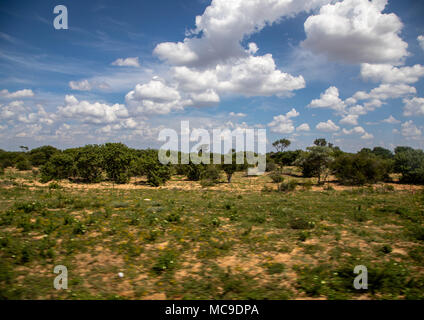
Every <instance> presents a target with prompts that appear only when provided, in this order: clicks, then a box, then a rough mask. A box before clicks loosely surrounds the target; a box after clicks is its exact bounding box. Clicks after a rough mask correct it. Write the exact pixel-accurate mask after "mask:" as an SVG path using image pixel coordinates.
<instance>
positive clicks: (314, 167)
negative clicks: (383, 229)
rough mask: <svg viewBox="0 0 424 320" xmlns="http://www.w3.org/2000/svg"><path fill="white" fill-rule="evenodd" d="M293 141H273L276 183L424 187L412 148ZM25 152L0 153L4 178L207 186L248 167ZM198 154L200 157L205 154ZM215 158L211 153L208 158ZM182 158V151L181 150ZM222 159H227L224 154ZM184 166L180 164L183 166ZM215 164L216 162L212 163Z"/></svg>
mask: <svg viewBox="0 0 424 320" xmlns="http://www.w3.org/2000/svg"><path fill="white" fill-rule="evenodd" d="M290 144H291V143H290V141H289V140H287V139H280V140H277V141H275V142H274V143H273V146H274V147H275V149H276V152H270V153H268V154H267V171H268V172H270V177H271V178H272V179H273V180H274V182H282V180H283V177H282V176H283V174H282V168H284V167H285V166H297V167H299V168H300V169H301V171H302V175H303V176H304V177H308V178H309V177H314V178H317V180H318V183H319V184H323V183H325V182H326V181H327V179H328V177H329V176H330V175H334V176H336V178H337V179H338V181H339V182H340V183H342V184H345V185H364V184H370V183H376V182H381V181H384V182H388V181H391V177H390V175H391V174H392V173H397V174H400V181H401V182H402V183H410V184H424V152H423V151H422V150H419V149H413V148H411V147H403V146H399V147H396V148H395V150H394V152H392V151H390V150H388V149H385V148H382V147H375V148H373V149H368V148H364V149H362V150H360V151H359V152H357V153H346V152H343V151H342V150H341V149H340V148H339V147H337V146H334V145H333V144H331V143H328V142H327V141H326V140H325V139H322V138H321V139H316V140H315V141H314V145H313V146H311V147H308V148H307V149H306V150H296V151H285V150H286V149H287V148H288V147H289V146H290ZM21 149H22V151H21V152H8V151H4V150H0V174H4V169H5V168H7V167H15V168H17V169H18V170H31V169H32V168H34V167H35V168H39V169H38V170H39V176H40V181H41V182H44V183H45V182H48V181H52V180H60V179H69V180H70V181H74V182H85V183H94V182H100V181H105V180H106V181H112V182H114V183H117V184H123V183H127V182H128V181H129V180H130V178H131V177H138V176H146V177H147V183H148V184H150V185H152V186H160V185H162V184H164V183H166V181H168V180H169V179H170V178H171V176H172V175H184V176H186V177H187V178H188V179H189V180H191V181H200V182H201V184H202V185H204V186H209V185H213V184H216V183H218V182H219V180H220V176H221V172H222V171H223V172H225V174H226V176H227V181H228V183H231V178H232V176H233V174H234V173H235V172H237V171H246V170H247V168H248V167H249V165H248V164H247V161H246V155H245V154H244V153H243V155H242V157H244V159H245V161H244V163H243V164H236V157H237V155H238V154H237V153H236V151H235V150H231V151H230V152H231V156H232V159H233V161H232V163H231V164H224V161H222V162H221V163H223V164H221V165H216V164H195V163H193V162H192V161H190V162H189V163H188V164H176V165H172V164H168V165H164V164H162V163H160V162H159V160H158V151H157V150H154V149H146V150H137V149H132V148H129V147H127V146H126V145H124V144H122V143H106V144H103V145H86V146H84V147H80V148H70V149H66V150H59V149H57V148H54V147H52V146H42V147H39V148H35V149H32V150H28V148H26V147H24V146H21ZM202 152H203V151H202V150H199V153H198V155H201V154H202ZM209 155H210V157H211V159H213V156H214V155H213V154H212V153H210V154H209ZM178 157H179V159H181V153H180V152H178ZM221 157H222V159H223V157H224V155H221ZM179 163H181V162H179ZM211 163H212V161H211Z"/></svg>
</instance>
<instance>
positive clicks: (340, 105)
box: [308, 87, 345, 112]
mask: <svg viewBox="0 0 424 320" xmlns="http://www.w3.org/2000/svg"><path fill="white" fill-rule="evenodd" d="M308 107H310V108H329V109H332V110H335V111H338V112H342V111H344V109H345V103H344V102H343V100H342V99H340V98H339V90H338V89H337V88H336V87H330V88H328V89H327V90H326V91H325V92H324V93H322V94H321V96H320V98H319V99H315V100H312V101H311V103H310V104H309V105H308Z"/></svg>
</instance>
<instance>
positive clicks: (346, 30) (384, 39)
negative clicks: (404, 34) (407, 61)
mask: <svg viewBox="0 0 424 320" xmlns="http://www.w3.org/2000/svg"><path fill="white" fill-rule="evenodd" d="M386 5H387V0H372V1H368V0H344V1H342V2H337V3H335V4H328V5H325V6H323V7H322V8H321V9H320V12H319V14H318V15H313V16H310V17H309V18H308V19H307V20H306V22H305V24H304V27H305V32H306V36H307V38H306V40H305V41H304V42H303V46H304V47H306V48H309V49H311V50H312V51H315V52H317V53H323V54H325V55H327V56H328V57H329V58H330V59H334V60H341V61H346V62H350V63H390V64H395V65H396V64H400V63H402V62H403V59H404V58H405V57H406V56H407V55H408V52H407V48H408V44H407V43H406V42H404V41H403V40H402V39H401V38H400V37H399V34H400V32H401V30H402V27H403V24H402V22H401V21H400V19H399V18H398V17H397V16H396V15H395V14H393V13H390V14H383V13H382V11H383V10H384V8H385V7H386Z"/></svg>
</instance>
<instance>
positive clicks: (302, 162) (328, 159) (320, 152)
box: [295, 139, 334, 184]
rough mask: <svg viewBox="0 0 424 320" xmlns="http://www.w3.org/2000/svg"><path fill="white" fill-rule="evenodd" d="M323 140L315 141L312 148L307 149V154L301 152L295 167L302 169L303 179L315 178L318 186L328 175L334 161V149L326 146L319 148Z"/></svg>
mask: <svg viewBox="0 0 424 320" xmlns="http://www.w3.org/2000/svg"><path fill="white" fill-rule="evenodd" d="M321 140H324V139H317V140H316V141H315V144H320V145H316V146H314V147H309V148H307V150H308V151H307V152H302V153H301V154H300V155H299V157H298V158H297V160H296V161H295V165H297V166H299V167H300V168H301V169H302V174H303V176H304V177H305V178H311V177H316V178H318V184H320V183H324V182H325V181H326V179H327V177H328V175H329V174H330V167H331V164H332V163H333V161H334V149H333V148H330V147H326V146H321V144H323V143H324V141H325V140H324V141H321Z"/></svg>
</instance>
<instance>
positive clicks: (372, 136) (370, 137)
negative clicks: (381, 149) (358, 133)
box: [361, 132, 374, 140]
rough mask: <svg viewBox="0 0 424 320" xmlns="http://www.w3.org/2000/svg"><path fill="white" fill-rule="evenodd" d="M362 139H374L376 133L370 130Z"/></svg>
mask: <svg viewBox="0 0 424 320" xmlns="http://www.w3.org/2000/svg"><path fill="white" fill-rule="evenodd" d="M361 139H362V140H370V139H374V135H373V134H371V133H368V132H365V134H364V135H363V136H362V137H361Z"/></svg>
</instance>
